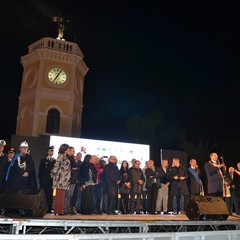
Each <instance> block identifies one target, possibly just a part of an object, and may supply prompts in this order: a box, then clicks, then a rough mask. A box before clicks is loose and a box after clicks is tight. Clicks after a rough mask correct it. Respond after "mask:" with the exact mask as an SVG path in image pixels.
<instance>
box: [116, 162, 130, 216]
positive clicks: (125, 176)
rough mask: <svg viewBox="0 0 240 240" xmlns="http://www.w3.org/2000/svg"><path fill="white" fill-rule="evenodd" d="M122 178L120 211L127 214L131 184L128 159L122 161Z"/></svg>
mask: <svg viewBox="0 0 240 240" xmlns="http://www.w3.org/2000/svg"><path fill="white" fill-rule="evenodd" d="M120 178H121V182H120V184H119V193H120V196H121V199H120V211H121V212H122V213H123V214H127V213H128V203H129V194H130V187H131V184H130V176H129V167H128V162H127V161H126V160H124V161H122V164H121V168H120Z"/></svg>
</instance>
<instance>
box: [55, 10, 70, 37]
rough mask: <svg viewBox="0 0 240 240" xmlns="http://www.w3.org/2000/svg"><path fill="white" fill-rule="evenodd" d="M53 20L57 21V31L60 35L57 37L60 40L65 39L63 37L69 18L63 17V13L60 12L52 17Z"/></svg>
mask: <svg viewBox="0 0 240 240" xmlns="http://www.w3.org/2000/svg"><path fill="white" fill-rule="evenodd" d="M52 22H55V23H57V27H58V28H57V32H58V36H57V39H58V40H63V41H64V40H65V39H64V38H63V34H64V30H65V24H66V23H69V22H70V21H69V20H65V19H64V18H63V17H61V14H59V15H58V16H55V17H53V18H52Z"/></svg>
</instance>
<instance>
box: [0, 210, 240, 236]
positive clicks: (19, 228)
mask: <svg viewBox="0 0 240 240" xmlns="http://www.w3.org/2000/svg"><path fill="white" fill-rule="evenodd" d="M224 230H228V231H229V230H231V231H236V230H238V231H239V230H240V216H238V215H230V216H228V219H227V220H212V221H209V220H208V221H192V220H189V219H188V217H187V216H186V215H185V214H183V215H160V214H159V215H150V214H149V215H148V214H143V215H141V214H133V215H130V214H129V215H80V214H76V215H63V216H58V215H54V214H46V215H45V216H44V217H43V218H23V217H22V218H11V217H6V216H5V217H4V216H1V217H0V234H49V233H51V234H109V233H159V232H162V233H164V232H165V233H173V232H199V231H202V232H204V231H224Z"/></svg>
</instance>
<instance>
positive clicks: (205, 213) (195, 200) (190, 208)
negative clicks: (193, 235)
mask: <svg viewBox="0 0 240 240" xmlns="http://www.w3.org/2000/svg"><path fill="white" fill-rule="evenodd" d="M186 215H187V217H188V218H189V219H190V220H203V221H208V220H210V221H211V220H227V218H228V216H229V211H228V208H227V206H226V203H225V202H224V201H223V199H222V198H221V197H210V196H193V197H191V198H190V200H189V202H188V204H187V206H186Z"/></svg>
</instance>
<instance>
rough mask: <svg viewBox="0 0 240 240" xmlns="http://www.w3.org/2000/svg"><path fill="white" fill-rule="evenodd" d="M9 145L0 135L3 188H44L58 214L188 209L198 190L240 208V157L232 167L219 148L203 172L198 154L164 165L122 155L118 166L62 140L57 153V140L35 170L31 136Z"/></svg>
mask: <svg viewBox="0 0 240 240" xmlns="http://www.w3.org/2000/svg"><path fill="white" fill-rule="evenodd" d="M5 145H6V142H5V141H4V140H0V193H2V192H4V191H10V190H21V189H30V190H31V189H32V190H33V189H35V190H36V189H38V188H41V189H43V190H44V193H45V195H46V200H47V204H48V212H49V213H54V214H55V215H65V214H72V215H75V214H83V215H86V214H108V215H113V214H119V213H121V214H140V213H141V214H142V213H146V214H168V213H169V212H173V214H184V211H185V206H186V202H187V201H186V199H187V198H186V197H191V196H195V195H202V196H204V195H209V196H216V197H222V198H224V200H225V202H226V204H227V207H228V209H229V213H230V214H231V213H232V212H233V210H234V211H235V212H236V214H239V204H240V162H239V163H238V164H237V168H236V169H235V168H234V167H232V166H231V167H229V168H227V167H226V165H225V164H224V162H223V161H222V162H220V161H219V159H218V155H217V154H216V153H211V154H210V160H209V161H207V162H206V163H205V165H204V174H202V173H201V171H200V169H199V168H198V165H197V161H196V160H195V159H191V160H190V162H189V167H188V168H185V167H184V166H182V165H181V161H180V159H179V158H173V159H172V163H171V165H170V164H169V161H168V160H167V159H163V160H162V161H161V164H160V166H155V164H154V161H153V160H148V161H146V162H145V166H143V167H142V168H141V162H140V161H139V160H137V159H132V160H131V161H130V162H129V161H127V160H123V161H122V162H121V167H120V168H118V165H117V163H118V160H117V157H116V156H110V157H106V156H103V157H101V158H99V157H98V156H97V155H90V154H86V155H85V156H84V158H83V159H82V153H81V152H77V153H75V149H74V147H71V146H69V145H68V144H62V145H61V146H60V147H59V149H58V157H57V159H55V158H54V157H53V155H54V151H55V149H54V147H53V146H50V147H48V148H47V149H46V156H45V157H44V158H42V159H41V160H40V162H39V168H38V173H36V172H35V166H34V161H33V159H32V157H31V154H30V153H29V146H28V143H27V142H26V141H24V142H22V143H21V144H20V146H19V152H18V153H15V150H14V149H9V150H8V151H7V153H6V154H4V153H3V152H4V147H5ZM204 175H205V176H206V180H207V182H206V184H205V185H204V184H203V179H204V178H203V176H204ZM37 177H38V180H39V181H38V182H39V187H38V184H37ZM169 199H171V201H169ZM169 202H171V205H172V206H170V204H169Z"/></svg>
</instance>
